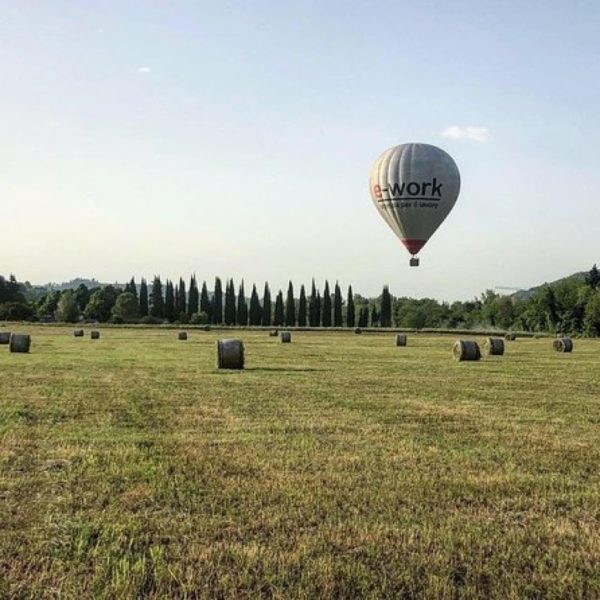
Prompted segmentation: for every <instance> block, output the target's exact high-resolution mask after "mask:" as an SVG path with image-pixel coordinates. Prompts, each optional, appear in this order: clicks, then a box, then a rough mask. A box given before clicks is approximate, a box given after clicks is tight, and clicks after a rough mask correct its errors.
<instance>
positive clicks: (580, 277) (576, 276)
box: [511, 271, 588, 300]
mask: <svg viewBox="0 0 600 600" xmlns="http://www.w3.org/2000/svg"><path fill="white" fill-rule="evenodd" d="M587 274H588V271H580V272H578V273H573V274H572V275H568V276H567V277H561V278H560V279H556V280H555V281H546V282H544V283H542V284H541V285H536V286H535V287H532V288H529V289H527V290H519V291H518V292H515V293H514V294H511V295H512V297H513V298H517V299H519V300H527V298H531V296H533V295H534V294H535V293H536V292H537V291H538V290H540V289H541V288H543V287H544V286H546V285H558V284H560V283H563V282H565V281H577V282H581V283H583V282H584V281H585V276H586V275H587Z"/></svg>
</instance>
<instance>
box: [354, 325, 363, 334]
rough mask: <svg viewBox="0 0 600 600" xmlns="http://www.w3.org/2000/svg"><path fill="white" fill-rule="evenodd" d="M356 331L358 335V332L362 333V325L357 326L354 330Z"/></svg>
mask: <svg viewBox="0 0 600 600" xmlns="http://www.w3.org/2000/svg"><path fill="white" fill-rule="evenodd" d="M354 333H356V334H357V335H358V334H361V333H362V329H361V328H360V327H357V328H356V329H355V330H354Z"/></svg>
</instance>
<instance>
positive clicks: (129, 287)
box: [82, 277, 138, 302]
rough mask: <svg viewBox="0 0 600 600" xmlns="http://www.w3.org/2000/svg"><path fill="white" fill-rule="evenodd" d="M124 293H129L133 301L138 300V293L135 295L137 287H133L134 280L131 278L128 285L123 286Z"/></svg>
mask: <svg viewBox="0 0 600 600" xmlns="http://www.w3.org/2000/svg"><path fill="white" fill-rule="evenodd" d="M82 285H83V284H82ZM125 291H126V292H129V293H130V294H132V295H133V297H134V298H135V301H136V302H137V299H138V293H137V286H136V285H135V278H134V277H132V278H131V279H130V280H129V283H126V284H125Z"/></svg>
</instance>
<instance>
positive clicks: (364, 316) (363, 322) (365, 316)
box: [358, 306, 369, 327]
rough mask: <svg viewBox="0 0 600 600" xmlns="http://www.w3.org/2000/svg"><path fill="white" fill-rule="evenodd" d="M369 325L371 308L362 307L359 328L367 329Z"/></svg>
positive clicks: (359, 314) (359, 315)
mask: <svg viewBox="0 0 600 600" xmlns="http://www.w3.org/2000/svg"><path fill="white" fill-rule="evenodd" d="M368 324H369V307H368V306H362V307H361V308H360V310H359V311H358V326H359V327H367V326H368Z"/></svg>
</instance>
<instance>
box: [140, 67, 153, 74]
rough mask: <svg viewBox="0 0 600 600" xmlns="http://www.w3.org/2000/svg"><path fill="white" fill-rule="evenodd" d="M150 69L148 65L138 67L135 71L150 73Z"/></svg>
mask: <svg viewBox="0 0 600 600" xmlns="http://www.w3.org/2000/svg"><path fill="white" fill-rule="evenodd" d="M150 71H151V69H150V67H140V68H139V69H138V70H137V72H138V73H150Z"/></svg>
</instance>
